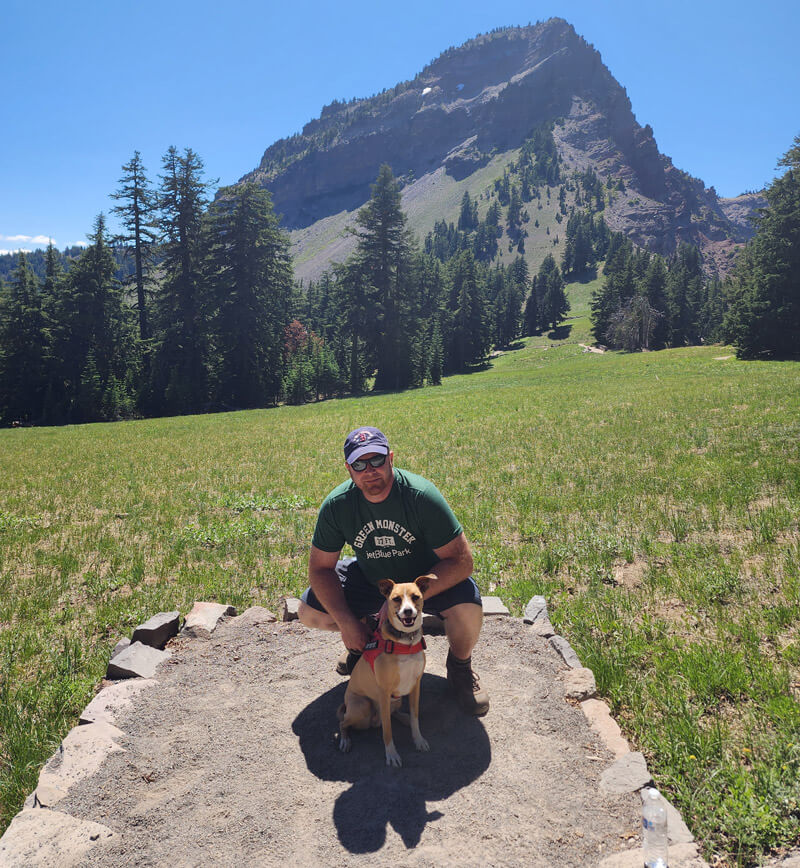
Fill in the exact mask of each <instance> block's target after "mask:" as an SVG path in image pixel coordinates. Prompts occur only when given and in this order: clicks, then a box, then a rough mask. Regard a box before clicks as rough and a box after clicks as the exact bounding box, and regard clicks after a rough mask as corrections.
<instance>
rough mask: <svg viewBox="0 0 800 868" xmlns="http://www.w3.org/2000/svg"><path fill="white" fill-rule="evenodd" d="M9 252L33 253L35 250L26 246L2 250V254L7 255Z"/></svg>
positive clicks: (0, 253)
mask: <svg viewBox="0 0 800 868" xmlns="http://www.w3.org/2000/svg"><path fill="white" fill-rule="evenodd" d="M9 253H33V251H32V250H30V249H28V248H25V247H18V248H17V249H16V250H0V256H7V255H8V254H9Z"/></svg>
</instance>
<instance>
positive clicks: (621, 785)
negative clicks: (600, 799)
mask: <svg viewBox="0 0 800 868" xmlns="http://www.w3.org/2000/svg"><path fill="white" fill-rule="evenodd" d="M651 781H652V777H651V776H650V772H649V771H648V770H647V762H646V760H645V758H644V754H641V753H639V751H638V750H637V751H631V752H630V753H626V754H625V756H622V757H620V758H619V759H618V760H616V761H615V762H614V763H613V764H612V765H610V766H609V767H608V768H607V769H606V770H605V771H604V772H603V774H602V775H601V776H600V787H601V789H604V790H605V791H606V792H607V793H635V792H636V790H640V789H641V788H642V787H644V786H647V784H649V783H650V782H651Z"/></svg>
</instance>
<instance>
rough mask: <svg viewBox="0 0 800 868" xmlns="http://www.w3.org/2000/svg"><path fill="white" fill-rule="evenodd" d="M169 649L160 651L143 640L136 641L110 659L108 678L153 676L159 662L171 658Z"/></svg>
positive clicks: (107, 671)
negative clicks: (143, 642) (143, 643)
mask: <svg viewBox="0 0 800 868" xmlns="http://www.w3.org/2000/svg"><path fill="white" fill-rule="evenodd" d="M171 656H172V654H170V652H169V651H159V650H158V648H151V647H150V646H149V645H142V643H141V642H134V643H133V644H131V645H129V646H128V647H127V648H125V650H124V651H120V652H119V654H117V656H116V657H114V658H112V659H111V660H109V661H108V669H107V670H106V678H110V679H112V680H116V679H118V678H152V677H153V676H154V675H155V674H156V667H157V666H158V664H159V663H163V661H164V660H167V659H168V658H170V657H171Z"/></svg>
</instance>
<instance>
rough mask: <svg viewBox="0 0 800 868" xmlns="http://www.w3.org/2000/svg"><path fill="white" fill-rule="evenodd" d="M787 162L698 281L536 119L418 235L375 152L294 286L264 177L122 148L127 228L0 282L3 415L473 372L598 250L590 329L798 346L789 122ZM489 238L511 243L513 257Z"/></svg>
mask: <svg viewBox="0 0 800 868" xmlns="http://www.w3.org/2000/svg"><path fill="white" fill-rule="evenodd" d="M781 165H783V166H785V167H786V168H787V172H786V173H785V174H784V175H782V176H781V177H779V178H777V179H776V180H775V181H774V182H773V183H772V184H771V185H770V187H769V188H768V189H767V191H766V193H765V195H766V198H767V202H768V207H767V208H766V209H764V210H763V212H762V213H761V215H760V216H759V218H758V220H757V233H756V236H755V238H754V239H753V240H752V241H751V242H750V244H748V245H747V247H746V248H745V249H744V250H743V251H742V253H741V255H740V256H739V258H738V261H737V266H736V269H735V272H734V275H733V276H732V278H731V279H729V280H727V281H725V282H723V283H720V282H719V281H717V280H709V279H707V278H706V276H705V275H704V273H703V269H702V262H701V259H700V255H699V253H698V251H697V249H696V248H693V247H690V246H682V247H680V248H679V250H678V251H677V253H676V254H675V255H674V256H673V257H671V258H668V259H667V258H664V257H661V256H658V255H656V254H651V253H648V252H647V251H644V250H642V249H640V248H637V247H636V246H635V245H633V244H632V242H631V241H630V240H628V239H627V238H625V237H624V236H622V235H618V234H614V233H612V232H610V231H609V229H608V227H607V225H606V223H605V221H604V220H603V215H602V212H603V210H604V208H605V206H606V204H607V202H609V201H611V200H612V197H613V196H614V195H616V192H617V191H622V190H624V185H622V182H621V181H615V180H614V179H612V178H608V179H606V181H605V183H603V182H602V181H601V180H600V179H599V178H598V176H597V175H596V174H595V173H594V172H593V171H592V170H591V169H589V170H587V171H585V172H581V173H573V174H572V175H571V176H570V177H569V178H566V177H564V174H563V170H562V167H561V165H560V163H559V160H558V153H557V150H556V149H555V147H554V142H553V138H552V131H551V128H548V127H544V128H542V129H541V130H538V131H535V132H534V134H533V135H532V136H531V138H530V139H529V140H528V141H527V142H526V144H525V146H524V147H523V148H522V150H521V152H520V157H519V158H518V160H516V161H515V162H513V163H511V164H510V165H509V166H508V167H507V168H506V170H505V171H504V173H503V176H502V177H501V178H499V179H497V181H496V182H495V184H494V185H493V188H492V189H491V190H489V191H487V192H486V193H484V194H483V195H482V197H481V198H485V199H486V200H487V201H488V205H479V202H478V201H477V200H475V199H472V198H471V197H470V195H469V193H465V194H464V196H463V199H462V203H461V208H460V212H459V217H458V221H457V222H456V223H446V222H445V221H439V222H437V223H436V225H435V227H434V229H433V231H432V232H431V233H429V235H428V236H427V237H426V238H425V239H424V241H423V243H422V244H421V245H420V244H417V243H416V240H415V238H414V237H413V235H412V233H411V231H410V229H409V227H408V225H407V220H406V216H405V214H404V212H403V210H402V207H401V196H400V185H399V183H398V181H397V180H396V179H395V178H394V176H393V175H392V171H391V169H390V167H389V166H383V167H382V168H381V170H380V173H379V175H378V178H377V180H376V182H375V184H374V185H373V187H372V195H371V197H370V200H369V202H368V203H367V204H366V205H365V206H364V207H363V208H362V209H361V210H360V211H359V212H358V214H357V216H356V220H355V225H354V228H353V229H352V231H353V233H354V235H355V236H356V238H355V241H356V245H355V251H354V252H353V254H352V255H351V256H350V257H349V258H348V259H347V260H346V261H345V262H343V263H339V264H337V265H335V266H333V267H332V268H331V269H330V270H329V271H328V272H327V273H325V274H324V275H323V276H322V277H321V279H319V280H318V281H315V282H312V283H310V284H308V285H307V286H298V285H297V284H296V283H295V281H294V278H293V274H292V267H291V260H290V255H289V243H288V237H287V235H286V234H285V232H283V231H282V230H281V228H280V226H279V221H278V219H277V217H276V215H275V214H274V211H273V208H272V202H271V198H270V196H269V193H268V192H266V191H265V190H264V189H263V188H261V187H260V186H258V185H256V184H253V183H245V184H241V185H237V186H235V187H228V188H222V189H220V190H219V191H217V195H216V197H215V198H214V199H213V201H212V199H211V196H210V189H211V184H210V182H208V181H207V180H206V179H205V177H204V167H203V163H202V161H201V159H200V158H199V157H198V155H197V154H196V153H195V152H194V151H192V150H191V149H189V148H187V149H185V150H184V151H183V152H182V153H181V152H178V151H177V149H175V148H170V149H169V150H168V152H167V154H166V155H165V156H164V158H163V160H162V171H161V174H160V175H159V182H158V184H157V185H154V184H152V183H151V182H150V181H149V179H148V178H147V175H146V172H145V169H144V166H143V165H142V161H141V158H140V155H139V154H138V152H136V153H135V154H134V156H133V158H132V159H131V161H130V162H129V163H127V164H125V165H124V166H123V175H122V178H121V179H120V187H119V189H118V190H117V191H116V192H115V193H114V194H112V195H113V198H114V199H115V201H116V202H117V203H118V204H117V205H116V206H115V207H114V209H113V211H114V212H115V214H116V215H117V216H118V217H119V220H120V223H121V225H122V227H123V231H122V234H121V235H117V236H114V237H111V236H110V235H109V232H108V229H107V227H106V220H105V217H104V216H103V215H102V214H101V215H100V216H99V217H98V218H97V221H96V223H95V226H94V231H93V233H92V234H91V235H90V242H91V243H90V244H89V246H88V247H87V248H85V249H83V250H81V251H80V252H79V251H77V250H75V251H70V252H71V253H73V256H72V257H71V258H69V259H68V264H67V267H66V268H65V267H64V257H63V256H62V255H61V254H59V253H58V251H56V250H55V249H54V248H53V247H52V245H51V246H50V247H49V248H48V249H47V250H46V251H44V253H42V254H38V253H37V254H34V255H32V256H31V259H35V256H38V255H41V256H42V257H43V264H42V263H36V262H34V263H33V264H34V265H36V266H37V268H36V271H38V274H37V273H35V271H34V268H33V267H32V263H31V261H29V258H28V257H27V256H26V255H25V254H24V253H20V254H19V255H18V256H17V261H16V267H15V268H14V270H13V271H12V272H11V273H10V275H9V276H8V278H7V279H6V280H4V279H2V278H1V277H0V421H2V422H3V423H6V424H7V423H14V422H19V423H20V424H63V423H74V422H88V421H99V420H113V419H120V418H129V417H135V416H152V415H175V414H184V413H194V412H205V411H209V410H219V409H233V408H252V407H265V406H271V405H274V404H277V403H279V402H281V401H287V402H291V403H302V402H305V401H312V400H318V399H320V398H326V397H332V396H338V395H343V394H353V393H359V392H362V391H363V390H365V389H367V388H374V389H379V390H386V389H404V388H409V387H417V386H423V385H429V384H434V385H435V384H438V383H440V382H441V378H442V377H443V376H444V375H446V374H449V373H456V372H465V371H469V370H472V369H475V368H476V367H477V366H480V365H481V364H483V363H484V362H485V360H486V358H487V356H488V354H489V352H490V350H491V349H492V348H493V347H508V346H510V345H512V344H513V342H514V341H516V340H517V339H518V338H520V337H521V336H526V335H535V334H539V333H541V332H542V331H543V330H545V329H551V328H555V327H556V326H558V324H559V323H560V322H561V321H562V320H563V318H564V317H565V316H566V314H567V312H568V311H569V303H568V300H567V297H566V294H565V289H564V288H565V278H566V279H579V278H583V277H585V276H587V275H589V276H590V275H592V274H593V273H594V270H595V269H596V268H598V267H599V266H600V264H601V263H603V264H604V265H603V273H604V278H603V283H602V285H601V288H600V289H599V290H598V291H597V292H596V293H595V295H594V297H593V299H592V324H593V330H594V336H595V338H596V340H597V341H598V342H600V343H603V344H606V345H607V346H610V347H614V348H620V349H626V350H640V349H650V350H653V349H660V348H662V347H674V346H681V345H686V344H692V343H700V342H713V341H720V340H722V341H730V342H731V343H733V344H734V345H735V346H736V350H737V354H738V355H739V356H740V357H743V358H757V357H764V356H769V355H773V356H780V357H788V356H792V355H796V354H798V352H799V351H800V280H799V279H798V275H800V138H798V139H796V140H795V144H794V147H793V148H792V149H791V150H790V151H789V152H788V153H787V154H786V155H785V156H784V158H783V159H782V160H781ZM556 190H557V192H556ZM568 195H569V198H570V200H571V201H570V203H569V204H568ZM551 196H557V202H558V204H557V210H556V214H555V218H556V223H557V224H558V225H559V226H562V227H563V238H561V237H559V235H558V234H556V235H555V236H554V237H553V238H551V242H552V248H553V250H552V252H550V253H548V254H547V255H546V257H545V259H544V261H543V262H542V264H541V266H540V268H539V270H538V272H537V273H536V274H529V273H528V265H527V263H526V261H525V259H524V257H523V255H522V253H523V252H524V243H525V238H526V237H527V235H528V227H529V226H530V224H531V222H533V224H534V225H537V224H538V216H537V213H538V211H540V210H541V209H542V203H543V200H544V199H545V198H546V200H547V202H548V203H549V202H550V197H551ZM548 235H549V229H548ZM501 245H507V248H506V250H507V253H508V254H512V255H515V258H514V259H513V260H512V261H511V262H510V263H509V264H507V265H503V264H501V262H500V258H501V252H502V253H505V252H506V251H501ZM120 249H124V250H126V251H127V255H128V259H127V261H126V262H125V263H123V264H122V267H120V262H119V251H120ZM556 252H558V253H559V254H560V256H559V257H558V259H557V258H556V255H555V254H556ZM42 266H43V267H42Z"/></svg>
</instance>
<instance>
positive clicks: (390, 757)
mask: <svg viewBox="0 0 800 868" xmlns="http://www.w3.org/2000/svg"><path fill="white" fill-rule="evenodd" d="M386 765H387V766H396V767H398V768H399V767H400V766H401V765H403V761H402V760H401V759H400V754H399V753H398V752H397V750H396V749H395V746H394V745H393V744H390V745H388V746H387V748H386Z"/></svg>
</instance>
